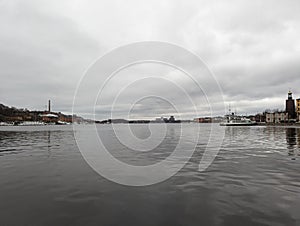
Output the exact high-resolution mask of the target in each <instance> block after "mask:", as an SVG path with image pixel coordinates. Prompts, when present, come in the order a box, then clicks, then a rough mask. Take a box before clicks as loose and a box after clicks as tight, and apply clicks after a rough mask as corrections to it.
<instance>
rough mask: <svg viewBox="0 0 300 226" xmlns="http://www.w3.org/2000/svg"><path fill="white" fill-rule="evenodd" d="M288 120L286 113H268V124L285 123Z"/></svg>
mask: <svg viewBox="0 0 300 226" xmlns="http://www.w3.org/2000/svg"><path fill="white" fill-rule="evenodd" d="M288 120H289V116H288V113H287V112H284V111H278V112H267V113H266V123H285V122H288Z"/></svg>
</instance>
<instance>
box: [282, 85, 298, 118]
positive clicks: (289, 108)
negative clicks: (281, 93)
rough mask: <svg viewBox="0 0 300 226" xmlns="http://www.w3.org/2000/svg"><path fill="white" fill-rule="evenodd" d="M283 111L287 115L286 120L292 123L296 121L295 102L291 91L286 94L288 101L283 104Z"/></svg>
mask: <svg viewBox="0 0 300 226" xmlns="http://www.w3.org/2000/svg"><path fill="white" fill-rule="evenodd" d="M285 111H286V112H287V113H288V120H289V121H293V120H295V119H296V109H295V100H294V99H293V94H292V92H291V91H289V92H288V99H287V100H286V102H285Z"/></svg>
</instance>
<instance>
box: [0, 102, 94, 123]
mask: <svg viewBox="0 0 300 226" xmlns="http://www.w3.org/2000/svg"><path fill="white" fill-rule="evenodd" d="M74 122H76V123H83V122H90V120H87V119H84V118H82V117H80V116H77V115H66V114H63V113H61V112H52V111H51V103H50V101H49V103H48V110H44V111H30V110H28V109H18V108H15V107H8V106H5V105H4V104H0V125H43V124H61V125H63V124H71V123H74Z"/></svg>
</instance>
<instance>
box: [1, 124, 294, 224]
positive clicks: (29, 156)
mask: <svg viewBox="0 0 300 226" xmlns="http://www.w3.org/2000/svg"><path fill="white" fill-rule="evenodd" d="M124 126H125V125H121V124H120V125H114V128H115V129H117V130H120V131H122V128H123V127H124ZM160 126H163V125H159V124H158V125H156V126H154V132H155V129H157V131H159V130H160ZM195 126H196V124H193V123H191V124H170V125H168V126H167V127H168V128H167V136H166V138H165V139H164V141H163V142H162V143H161V144H160V145H158V146H157V147H156V148H155V149H154V150H153V151H150V152H138V153H136V152H135V151H132V150H125V149H124V148H122V144H120V143H119V142H118V139H116V137H114V131H113V129H112V126H111V125H97V129H98V132H99V134H102V136H103V138H104V139H103V140H104V143H105V144H106V145H107V147H108V149H111V150H112V154H113V155H114V156H115V157H116V158H118V159H119V160H121V161H124V162H127V163H130V164H135V165H144V164H153V163H155V162H157V161H160V160H161V159H163V158H166V157H167V156H168V155H169V154H170V153H171V152H172V150H173V149H174V148H175V146H176V142H177V141H178V140H179V139H183V142H189V137H188V136H186V137H181V134H180V130H181V127H184V128H185V129H186V130H190V131H191V133H193V131H194V129H195ZM84 127H85V128H87V129H89V128H91V130H92V127H93V126H84ZM201 127H202V128H203V129H202V130H201V131H200V133H199V138H200V139H199V142H198V143H196V144H195V153H194V155H193V156H192V158H191V159H190V161H189V162H188V163H187V164H186V165H185V167H184V168H183V169H181V170H180V171H179V172H178V173H177V174H176V175H174V176H173V177H171V178H170V179H168V180H166V181H164V182H161V183H159V184H155V185H151V186H146V187H130V186H124V185H120V184H116V183H114V182H111V181H109V180H107V179H105V178H104V177H102V176H100V175H98V174H97V173H96V172H95V171H94V170H93V169H92V168H91V167H90V166H89V165H88V164H87V163H86V162H85V160H84V159H83V157H82V155H81V153H80V151H79V149H78V147H77V145H76V141H75V138H74V133H73V130H72V126H36V127H31V126H22V127H21V126H15V127H7V126H2V127H0V225H72V226H73V225H172V226H175V225H224V226H225V225H226V226H227V225H228V226H233V225H243V226H247V225H259V226H265V225H272V226H277V225H284V226H293V225H300V214H299V209H300V156H299V150H300V128H297V127H271V126H269V127H264V126H257V127H232V128H231V127H228V128H226V129H225V137H224V140H223V144H222V147H221V148H220V151H219V153H218V155H217V157H216V158H215V160H214V162H213V163H212V164H211V165H210V167H209V168H207V169H206V170H205V171H204V172H199V171H198V165H199V161H200V159H201V155H202V153H203V151H204V150H205V147H206V142H207V140H208V138H209V136H210V132H209V131H210V130H209V125H201ZM132 131H133V134H135V135H136V136H137V137H139V138H140V139H145V138H147V137H148V136H149V129H148V127H147V125H132ZM152 132H153V131H152ZM211 136H212V137H214V136H218V135H216V134H211ZM215 138H216V139H223V138H222V137H220V138H218V137H215ZM86 142H90V141H89V139H87V140H86ZM120 174H122V172H120Z"/></svg>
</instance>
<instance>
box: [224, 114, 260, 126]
mask: <svg viewBox="0 0 300 226" xmlns="http://www.w3.org/2000/svg"><path fill="white" fill-rule="evenodd" d="M254 125H257V123H256V122H254V121H252V120H250V119H248V118H246V117H244V116H238V115H235V114H234V113H231V114H228V115H225V120H224V122H221V123H220V126H254Z"/></svg>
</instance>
